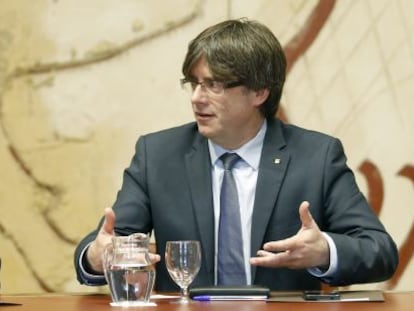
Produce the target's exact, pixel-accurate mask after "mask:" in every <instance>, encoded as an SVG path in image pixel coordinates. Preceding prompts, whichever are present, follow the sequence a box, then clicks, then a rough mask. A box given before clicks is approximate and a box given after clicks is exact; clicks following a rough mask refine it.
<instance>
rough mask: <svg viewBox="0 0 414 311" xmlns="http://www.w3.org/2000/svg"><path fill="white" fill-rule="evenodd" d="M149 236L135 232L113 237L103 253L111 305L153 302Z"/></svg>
mask: <svg viewBox="0 0 414 311" xmlns="http://www.w3.org/2000/svg"><path fill="white" fill-rule="evenodd" d="M148 246H149V237H148V236H147V235H146V234H142V233H136V234H132V235H130V236H118V237H114V238H113V240H112V244H110V245H108V247H107V248H106V250H105V253H104V258H103V261H104V271H105V277H106V280H107V282H108V285H109V289H110V292H111V296H112V303H111V305H112V306H123V307H128V306H140V305H148V304H149V303H150V296H151V291H152V288H153V286H154V281H155V269H154V267H153V265H152V264H151V261H150V258H149V250H148Z"/></svg>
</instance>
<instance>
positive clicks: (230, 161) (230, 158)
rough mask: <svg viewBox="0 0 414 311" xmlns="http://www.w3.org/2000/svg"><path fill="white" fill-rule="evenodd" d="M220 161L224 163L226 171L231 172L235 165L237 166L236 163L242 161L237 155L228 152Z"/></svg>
mask: <svg viewBox="0 0 414 311" xmlns="http://www.w3.org/2000/svg"><path fill="white" fill-rule="evenodd" d="M220 160H221V162H223V166H224V169H225V170H231V169H232V168H233V166H234V164H236V162H237V161H239V160H240V157H239V155H238V154H237V153H228V152H226V153H224V154H223V155H222V156H221V157H220Z"/></svg>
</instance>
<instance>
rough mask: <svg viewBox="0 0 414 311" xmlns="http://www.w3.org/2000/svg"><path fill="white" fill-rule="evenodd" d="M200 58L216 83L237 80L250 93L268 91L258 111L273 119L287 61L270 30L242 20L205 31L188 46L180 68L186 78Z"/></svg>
mask: <svg viewBox="0 0 414 311" xmlns="http://www.w3.org/2000/svg"><path fill="white" fill-rule="evenodd" d="M200 57H205V59H206V61H207V63H208V65H209V68H210V71H211V73H212V75H213V79H215V80H218V81H234V80H240V81H242V82H243V85H244V86H246V87H247V88H249V89H252V90H260V89H269V90H270V94H269V96H268V98H267V99H266V101H265V102H264V103H263V104H262V105H261V106H260V109H261V113H262V114H263V116H264V117H265V118H272V117H274V115H275V114H276V112H277V109H278V107H279V101H280V97H281V95H282V90H283V84H284V82H285V77H286V57H285V54H284V52H283V49H282V46H281V45H280V43H279V41H278V40H277V38H276V37H275V35H274V34H273V33H272V32H271V31H270V30H269V28H267V27H266V26H265V25H263V24H261V23H259V22H257V21H251V20H248V19H246V18H243V19H237V20H227V21H224V22H221V23H219V24H216V25H214V26H211V27H209V28H207V29H205V30H204V31H203V32H201V33H200V34H199V35H198V36H197V37H196V38H194V39H193V40H192V41H191V42H190V43H189V45H188V50H187V54H186V56H185V59H184V63H183V67H182V72H183V75H184V77H185V78H189V76H190V72H191V70H192V67H193V65H194V64H195V63H196V62H197V61H198V60H199V59H200Z"/></svg>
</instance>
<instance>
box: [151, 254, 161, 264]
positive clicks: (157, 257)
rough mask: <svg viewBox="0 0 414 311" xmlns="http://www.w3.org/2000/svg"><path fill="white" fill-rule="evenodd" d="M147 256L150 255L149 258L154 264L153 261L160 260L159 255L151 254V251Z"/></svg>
mask: <svg viewBox="0 0 414 311" xmlns="http://www.w3.org/2000/svg"><path fill="white" fill-rule="evenodd" d="M149 257H150V260H151V263H152V264H155V263H157V262H159V261H160V260H161V256H160V255H158V254H152V253H150V254H149Z"/></svg>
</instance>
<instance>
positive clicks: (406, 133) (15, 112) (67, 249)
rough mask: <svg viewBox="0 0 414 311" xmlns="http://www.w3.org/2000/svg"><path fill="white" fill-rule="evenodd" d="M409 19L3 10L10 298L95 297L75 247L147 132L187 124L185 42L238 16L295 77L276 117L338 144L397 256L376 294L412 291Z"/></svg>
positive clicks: (379, 13)
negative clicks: (271, 35)
mask: <svg viewBox="0 0 414 311" xmlns="http://www.w3.org/2000/svg"><path fill="white" fill-rule="evenodd" d="M412 9H414V4H413V3H412V2H410V1H409V0H406V1H402V0H401V1H394V2H392V3H391V2H385V3H368V1H367V2H362V1H352V0H348V1H340V2H336V1H334V0H319V1H317V0H314V1H307V0H304V1H266V0H261V1H255V2H254V3H251V2H250V1H236V0H234V1H221V0H205V1H195V0H180V1H174V2H171V3H169V2H165V1H161V0H159V1H151V2H147V3H142V2H141V1H135V0H129V1H123V2H122V4H119V2H117V1H110V0H108V1H105V2H102V1H100V0H99V1H98V0H91V1H88V2H87V3H85V2H84V1H81V0H76V1H53V2H50V1H46V0H44V1H37V3H36V6H34V5H33V4H28V3H27V2H26V1H24V0H18V1H16V0H9V1H5V2H4V3H3V4H2V9H0V129H1V131H0V173H1V176H2V177H3V178H2V182H1V183H0V256H1V257H2V259H3V263H2V265H3V267H2V271H1V273H0V278H1V281H2V292H8V293H20V292H62V291H86V290H93V291H96V290H97V289H96V288H93V289H91V288H85V287H83V286H79V285H78V284H77V282H76V280H75V275H74V271H73V264H72V254H73V250H74V247H75V245H76V243H77V241H78V240H79V239H80V238H81V237H82V236H83V235H84V234H85V233H86V232H89V231H90V230H91V229H92V228H94V226H95V225H96V223H97V219H98V217H99V216H100V215H101V214H102V211H103V209H104V207H106V206H108V205H111V204H112V202H113V200H114V198H115V195H116V191H117V189H118V187H119V184H120V178H121V175H122V170H123V168H124V167H125V166H126V165H127V164H128V162H129V160H130V157H131V156H132V151H133V144H134V143H135V140H136V138H137V136H138V135H140V134H143V133H146V132H150V131H153V130H158V129H160V128H164V127H169V126H172V125H176V124H180V123H184V122H188V121H190V120H192V117H191V111H190V110H191V109H190V106H189V105H188V104H187V105H186V104H185V103H186V102H187V101H188V99H187V98H186V96H185V95H184V94H182V93H181V90H180V89H179V85H178V79H179V78H180V66H181V61H182V59H183V56H184V52H185V49H186V44H187V42H188V40H189V39H191V38H192V37H193V36H194V35H195V34H197V33H198V32H199V31H200V30H201V29H204V28H205V27H206V26H208V25H211V24H213V23H216V22H218V21H220V20H223V19H226V18H236V17H242V16H248V17H249V18H254V19H258V20H260V21H262V22H265V23H266V24H267V25H268V26H269V27H270V28H271V29H272V30H274V32H275V34H276V35H277V36H278V37H279V38H280V39H281V41H282V43H283V45H284V48H285V51H286V55H287V58H288V62H289V68H288V70H289V72H288V80H287V83H286V89H285V94H284V97H283V99H282V109H281V111H280V112H279V113H280V117H281V118H282V119H283V120H285V121H286V122H292V123H297V124H299V125H301V126H307V127H309V128H314V129H316V130H320V131H323V132H327V133H330V134H333V135H336V136H339V137H340V138H341V139H342V140H343V142H344V145H345V147H346V150H347V154H348V156H349V158H350V159H349V161H350V165H351V167H352V168H353V169H354V170H355V171H356V172H357V173H358V174H359V175H358V176H357V177H358V180H359V183H360V184H361V186H362V188H363V189H365V193H366V195H367V197H368V199H369V201H370V203H371V205H372V207H373V209H374V210H375V212H376V213H377V214H378V215H379V216H380V217H381V219H382V220H383V221H384V223H385V224H386V226H387V229H388V230H389V231H390V232H391V234H392V235H393V236H394V238H395V239H396V241H397V244H398V245H399V252H400V257H401V258H400V261H401V263H400V266H399V268H398V270H397V273H396V274H395V276H394V277H393V278H392V279H391V280H390V281H388V282H386V283H383V284H377V285H371V286H374V287H380V288H384V289H408V288H410V287H411V288H412V286H414V283H413V281H412V280H413V278H412V277H410V275H411V276H412V275H413V274H414V271H413V269H414V267H413V263H412V261H413V260H412V257H413V252H414V211H413V208H412V207H413V202H414V187H413V186H414V162H413V159H414V157H413V156H414V146H413V144H412V138H413V136H414V125H413V122H412V116H413V115H414V110H413V109H414V108H411V107H410V106H411V105H410V98H412V97H413V95H414V94H413V91H412V90H413V89H414V88H413V85H414V52H413V46H414V38H413V35H412V33H414V25H413V23H412V22H411V23H410V19H409V18H408V16H407V15H406V14H407V13H406V12H410V10H412ZM171 12H174V15H173V16H172V14H171ZM357 20H358V22H357ZM74 21H76V23H74ZM354 25H358V28H356V26H354ZM361 25H362V26H361ZM393 27H394V28H393ZM388 28H390V31H389V34H387V33H386V31H385V30H384V31H382V29H388ZM384 38H385V39H387V40H389V41H385V42H383V43H382V45H380V44H379V43H378V42H381V40H384ZM372 51H375V53H373V52H372ZM167 53H168V54H167ZM166 55H168V57H166ZM378 55H379V56H378ZM376 57H378V59H377V58H376ZM339 60H340V61H339ZM397 73H398V74H397ZM160 90H162V92H160ZM396 134H398V135H396ZM409 142H411V143H409ZM378 146H380V147H378ZM390 150H391V151H390ZM98 290H102V289H98Z"/></svg>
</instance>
